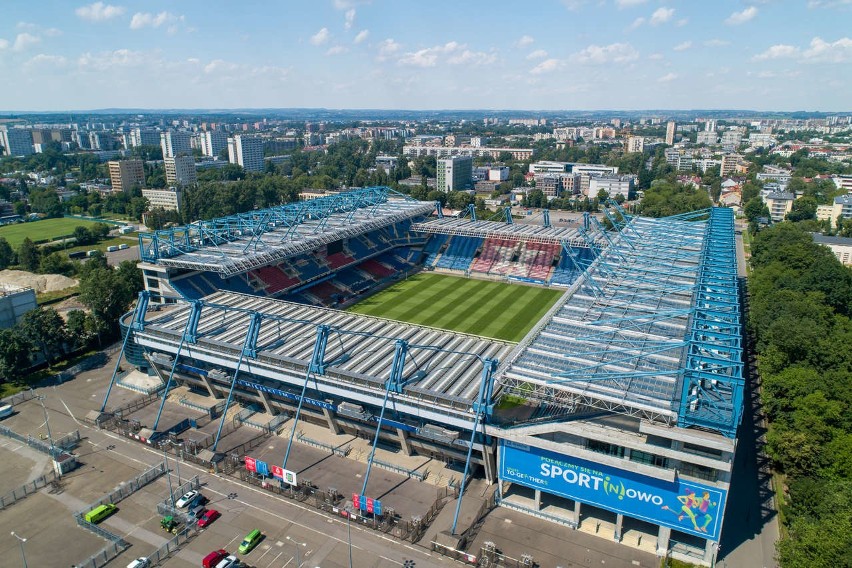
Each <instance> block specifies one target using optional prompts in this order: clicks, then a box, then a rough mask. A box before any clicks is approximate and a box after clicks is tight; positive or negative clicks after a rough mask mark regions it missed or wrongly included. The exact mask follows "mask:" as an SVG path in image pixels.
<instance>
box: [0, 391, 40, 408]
mask: <svg viewBox="0 0 852 568" xmlns="http://www.w3.org/2000/svg"><path fill="white" fill-rule="evenodd" d="M35 396H36V395H35V391H34V390H33V389H29V390H25V391H21V392H18V393H15V394H13V395H11V396H7V397H6V398H4V399H0V403H2V404H11V405H12V406H15V405H16V404H21V403H22V402H26V401H28V400H32V399H34V398H35Z"/></svg>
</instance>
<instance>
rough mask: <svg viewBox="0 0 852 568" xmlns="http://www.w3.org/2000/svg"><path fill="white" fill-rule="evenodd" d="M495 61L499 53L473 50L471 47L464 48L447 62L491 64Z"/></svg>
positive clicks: (455, 63) (451, 63)
mask: <svg viewBox="0 0 852 568" xmlns="http://www.w3.org/2000/svg"><path fill="white" fill-rule="evenodd" d="M462 47H463V46H462ZM495 61H497V54H495V53H486V52H484V51H471V50H469V49H463V50H462V51H460V52H458V53H455V54H453V55H451V56H450V57H449V58H448V59H447V63H449V64H450V65H491V64H492V63H494V62H495Z"/></svg>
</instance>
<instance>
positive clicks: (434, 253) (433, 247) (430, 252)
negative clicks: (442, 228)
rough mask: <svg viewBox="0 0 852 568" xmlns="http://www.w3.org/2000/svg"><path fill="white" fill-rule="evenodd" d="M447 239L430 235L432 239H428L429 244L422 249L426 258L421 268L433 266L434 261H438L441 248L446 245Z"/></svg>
mask: <svg viewBox="0 0 852 568" xmlns="http://www.w3.org/2000/svg"><path fill="white" fill-rule="evenodd" d="M447 239H448V237H447V235H432V238H430V239H429V242H427V243H426V246H425V247H424V248H423V254H424V255H426V258H425V259H424V260H423V266H426V267H432V266H434V265H435V261H436V260H438V255H439V254H440V252H441V247H443V246H444V245H445V244H446V242H447Z"/></svg>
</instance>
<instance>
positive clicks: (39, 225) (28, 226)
mask: <svg viewBox="0 0 852 568" xmlns="http://www.w3.org/2000/svg"><path fill="white" fill-rule="evenodd" d="M94 224H95V222H94V221H85V220H83V219H73V218H69V217H62V218H56V219H42V220H41V221H31V222H29V223H17V224H15V225H7V226H5V227H0V236H1V237H4V238H5V239H6V240H7V241H9V244H10V245H12V248H13V249H17V248H18V247H19V246H21V243H22V242H24V239H25V238H26V237H29V238H30V240H32V241H33V242H39V241H49V240H51V239H55V238H57V237H62V236H65V235H71V234H72V233H73V232H74V229H75V228H76V227H81V226H82V227H91V226H92V225H94Z"/></svg>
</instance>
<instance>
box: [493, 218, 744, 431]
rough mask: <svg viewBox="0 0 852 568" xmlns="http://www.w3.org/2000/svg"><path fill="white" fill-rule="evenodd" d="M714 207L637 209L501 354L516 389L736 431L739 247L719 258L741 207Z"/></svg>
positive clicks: (510, 386) (505, 379)
mask: <svg viewBox="0 0 852 568" xmlns="http://www.w3.org/2000/svg"><path fill="white" fill-rule="evenodd" d="M705 217H710V220H709V221H708V220H694V219H692V220H686V219H683V218H669V219H647V218H639V217H634V218H632V219H631V220H630V222H629V223H627V226H626V227H625V228H624V229H623V230H622V231H621V233H619V234H618V236H616V237H615V238H614V239H613V240H614V243H613V245H612V246H610V247H608V248H606V249H604V251H603V252H602V254H601V256H600V257H598V258H597V259H596V260H595V262H594V263H593V264H592V265H591V266H590V267H589V268H588V269H587V270H586V272H585V273H584V274H583V276H582V277H581V278H580V280H578V281H577V282H576V283H575V284H574V286H573V287H572V288H570V289H569V291H568V292H566V294H565V296H563V298H562V299H561V300H560V301H559V302H557V304H556V305H555V306H554V307H553V308H552V309H551V311H550V312H549V313H548V315H547V316H545V318H543V320H542V322H541V323H540V324H539V325H538V326H536V327H535V328H534V329H533V330H532V331H531V332H530V333H529V334H528V336H527V338H525V339H524V341H522V342H521V344H519V346H518V348H517V349H516V350H515V351H514V352H513V353H512V355H511V356H510V358H509V359H508V360H507V361H505V362H504V363H503V364H502V365H501V366H500V370H498V376H497V379H498V381H500V384H501V386H502V387H503V388H504V389H506V392H512V393H515V394H518V395H521V396H524V397H525V398H538V399H541V400H544V401H547V402H550V403H555V404H565V405H574V406H576V405H584V406H589V407H592V408H598V409H604V410H610V411H615V412H621V413H625V414H629V415H637V416H642V417H645V418H648V419H652V420H662V421H664V422H667V423H672V422H675V421H677V422H679V423H688V424H694V425H701V426H706V427H709V428H713V429H717V430H720V431H722V432H723V433H725V434H727V435H732V432H734V431H735V430H736V426H737V424H738V422H739V416H740V406H741V395H742V362H741V355H742V353H741V350H740V345H739V334H740V329H739V319H738V318H739V302H738V297H737V289H736V257H735V255H732V254H729V253H730V252H731V251H730V250H729V248H731V249H732V246H731V247H728V246H725V247H723V250H722V255H721V260H720V261H718V264H717V260H718V259H717V257H718V256H719V255H718V254H717V253H716V252H715V247H716V243H715V242H714V241H722V242H723V244H725V245H727V242H726V241H725V239H727V238H728V234H729V236H730V242H731V243H733V217H732V216H730V211H729V210H715V209H714V210H713V213H712V214H711V215H707V213H706V212H705ZM728 217H730V227H728V225H727V221H728ZM716 235H719V236H716ZM708 279H713V282H712V283H708ZM711 320H712V321H711ZM687 415H693V417H692V418H689V419H687V418H688V417H687ZM699 415H700V416H699Z"/></svg>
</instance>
